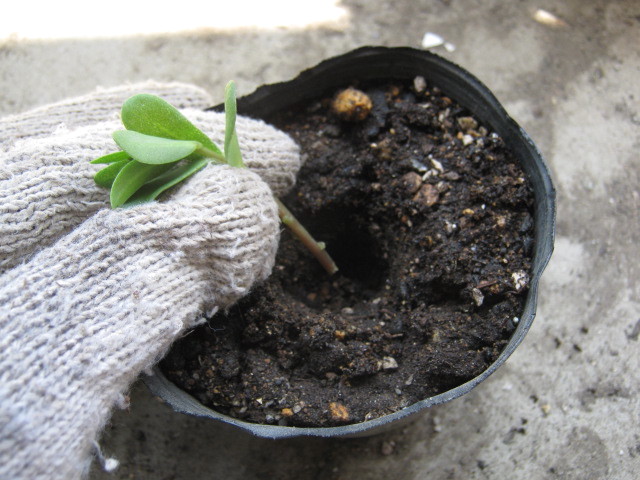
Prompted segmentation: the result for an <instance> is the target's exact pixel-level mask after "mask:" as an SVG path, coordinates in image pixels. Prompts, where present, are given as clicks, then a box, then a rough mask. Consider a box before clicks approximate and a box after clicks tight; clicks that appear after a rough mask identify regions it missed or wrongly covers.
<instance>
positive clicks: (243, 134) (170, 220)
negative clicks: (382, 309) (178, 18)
mask: <svg viewBox="0 0 640 480" xmlns="http://www.w3.org/2000/svg"><path fill="white" fill-rule="evenodd" d="M140 92H148V93H155V94H157V95H159V96H161V97H163V98H165V99H166V100H168V101H169V102H170V103H172V104H174V105H176V106H178V107H179V108H183V113H184V114H185V115H186V116H187V118H189V119H190V120H192V121H193V123H195V124H196V125H197V126H198V127H199V128H201V129H202V130H203V131H204V132H205V133H206V134H208V135H210V136H211V137H212V138H213V140H214V141H217V142H219V141H220V140H221V139H222V138H223V135H224V118H223V115H222V114H218V113H211V112H202V111H201V109H202V108H203V107H206V106H209V105H210V100H209V98H208V97H207V96H206V94H204V93H203V92H202V91H200V90H199V89H197V88H195V87H190V86H186V85H180V84H169V85H159V84H145V85H138V86H131V87H124V88H119V89H115V90H105V91H100V92H97V93H94V94H91V95H88V96H85V97H82V98H80V99H75V100H72V101H68V102H62V103H59V104H56V105H53V106H49V107H45V108H40V109H37V110H34V111H32V112H30V113H27V114H23V115H16V116H13V117H10V118H5V119H3V120H0V141H1V142H2V143H1V145H2V147H1V148H0V272H1V273H2V274H1V276H0V478H3V479H4V478H7V479H8V478H11V479H19V478H25V479H27V478H28V479H37V478H56V479H58V478H59V479H74V478H80V477H82V476H83V475H84V474H86V472H87V471H88V467H89V464H90V461H91V452H92V449H93V446H94V444H95V441H96V439H97V438H98V436H99V434H100V431H101V429H102V427H103V425H104V424H105V422H106V421H107V420H108V418H109V415H110V410H111V409H112V407H113V405H114V404H117V403H123V401H124V397H123V393H124V392H125V391H126V389H127V388H128V387H129V385H130V384H131V382H132V381H133V380H134V379H135V378H136V377H137V375H138V374H139V373H140V372H141V371H142V370H143V369H146V368H148V367H151V366H152V365H153V364H154V363H155V362H156V361H157V360H158V359H159V358H161V356H162V355H164V354H165V352H166V351H167V349H168V347H169V345H170V344H171V343H172V341H173V340H175V339H176V338H177V337H178V336H179V335H180V334H181V333H182V332H184V330H185V329H188V328H190V327H192V326H193V325H195V324H197V323H198V322H199V321H201V319H202V318H203V315H205V314H209V313H211V312H213V311H215V310H217V309H219V308H225V307H226V306H228V305H230V304H231V303H232V302H234V301H235V300H237V299H238V298H239V297H241V296H242V295H244V294H246V293H247V291H248V290H249V289H250V288H251V286H252V285H253V284H254V283H255V282H256V281H260V280H263V279H265V278H266V277H267V276H268V275H269V273H270V271H271V268H272V266H273V261H274V256H275V252H276V249H277V243H278V238H279V229H280V227H279V220H278V215H277V208H276V205H275V203H274V201H273V196H272V191H273V192H274V193H276V194H282V193H283V192H284V191H285V190H286V189H287V188H289V187H290V186H291V185H292V184H293V181H294V178H295V174H296V172H297V169H298V168H299V155H298V149H297V147H296V145H295V144H294V143H293V142H292V141H291V140H290V139H289V138H288V137H287V136H286V135H284V134H283V133H281V132H278V131H277V130H275V129H273V128H272V127H269V126H267V125H265V124H264V123H262V122H258V121H254V120H248V119H244V118H239V119H238V123H237V131H238V136H239V139H240V146H241V148H242V150H243V154H244V157H245V163H246V164H247V165H248V166H249V167H250V169H251V170H253V171H250V170H247V169H237V168H232V167H228V166H220V165H210V166H208V167H206V168H204V169H203V170H201V171H200V172H198V173H197V174H196V175H195V176H193V177H191V178H190V179H189V180H188V181H187V182H185V183H184V184H183V185H182V186H179V187H178V188H176V189H174V191H173V192H172V193H170V194H167V195H165V197H164V198H163V199H162V200H161V201H160V202H154V203H148V204H143V205H139V206H136V207H133V208H128V209H116V210H111V209H110V208H108V203H107V202H108V192H107V191H106V190H104V189H101V188H100V187H97V186H96V185H95V184H94V181H93V174H94V173H95V172H96V171H97V170H99V169H100V167H101V165H91V164H90V163H89V161H90V160H92V159H93V158H97V157H99V156H101V155H104V154H106V153H109V152H111V151H113V150H114V144H113V142H112V140H111V139H110V134H111V132H113V131H114V130H116V129H117V128H119V126H120V123H119V120H118V115H117V113H118V111H119V107H120V105H121V104H122V103H123V101H124V100H125V99H126V98H128V97H129V96H131V95H133V94H135V93H140ZM220 143H222V142H220ZM255 172H257V174H256V173H255ZM259 175H260V176H259ZM260 177H262V179H261V178H260ZM263 180H264V181H263ZM265 182H266V183H265ZM270 187H271V188H270Z"/></svg>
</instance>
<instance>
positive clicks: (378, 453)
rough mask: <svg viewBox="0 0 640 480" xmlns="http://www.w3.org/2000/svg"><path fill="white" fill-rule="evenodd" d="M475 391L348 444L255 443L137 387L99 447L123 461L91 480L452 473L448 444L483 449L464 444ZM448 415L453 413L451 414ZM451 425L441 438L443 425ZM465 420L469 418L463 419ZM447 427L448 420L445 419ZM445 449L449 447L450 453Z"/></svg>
mask: <svg viewBox="0 0 640 480" xmlns="http://www.w3.org/2000/svg"><path fill="white" fill-rule="evenodd" d="M469 402H474V392H471V393H470V394H469V395H467V396H465V398H464V399H461V401H459V402H453V403H449V404H445V405H440V406H436V407H433V408H431V409H428V410H426V411H424V413H423V414H422V415H421V416H420V417H418V418H417V419H416V420H415V421H413V422H412V423H410V424H406V425H403V426H401V427H399V428H397V429H394V430H390V431H388V432H385V433H382V434H378V435H375V436H372V437H365V438H353V439H326V438H296V439H285V440H277V441H275V440H268V439H262V438H257V437H253V436H251V435H250V434H247V433H245V432H243V431H240V430H238V429H237V428H234V427H231V426H229V425H225V424H221V423H218V422H214V421H210V420H203V419H200V418H196V417H192V416H187V415H182V414H176V413H175V412H173V410H171V408H170V407H168V406H167V405H165V404H164V403H163V402H162V401H160V400H159V399H157V398H156V397H154V396H152V395H151V394H150V393H149V391H148V390H147V389H146V387H145V386H144V385H143V384H142V383H141V382H138V383H137V384H136V385H135V386H134V387H133V389H132V391H131V406H130V408H129V409H128V410H126V411H117V412H115V413H114V415H113V418H112V420H111V422H110V424H109V426H107V428H106V429H105V431H104V433H103V437H102V439H101V441H100V444H101V447H102V450H103V452H104V453H105V455H107V456H110V457H115V458H116V459H118V460H119V461H120V464H121V465H120V467H119V469H118V470H117V471H116V472H115V473H105V472H103V471H101V470H100V467H99V465H97V464H96V462H94V464H93V467H92V470H91V474H90V477H89V478H91V479H92V480H107V479H110V480H113V479H114V478H118V479H129V478H159V479H167V480H168V479H171V480H182V479H185V480H186V479H193V478H225V479H227V480H240V479H242V480H253V479H255V480H258V479H267V478H268V479H277V480H294V479H296V480H300V479H302V480H304V479H314V480H342V479H351V478H358V479H383V478H399V479H407V480H410V479H418V478H424V476H423V475H424V474H425V467H427V468H428V469H431V468H433V469H434V471H440V470H442V469H443V468H445V467H443V466H442V465H443V463H442V461H444V464H445V465H447V466H446V468H450V467H449V465H448V461H446V460H445V459H446V458H447V457H448V455H446V451H447V450H448V449H449V448H450V447H452V446H453V445H455V446H456V448H458V449H460V448H461V447H460V446H461V445H463V446H462V449H463V450H464V452H460V451H458V452H457V453H458V455H460V454H461V453H462V455H463V456H464V457H468V458H475V457H476V453H477V452H476V451H477V450H478V449H479V448H480V445H479V444H477V443H476V442H465V441H464V438H466V437H465V432H467V433H468V428H473V429H474V431H480V430H481V429H482V428H483V426H484V424H485V423H486V419H485V418H484V417H482V416H479V415H473V414H470V413H469V412H470V406H469ZM452 409H453V411H451V410H452ZM445 416H446V417H447V418H448V419H451V418H455V419H456V421H455V423H456V424H458V423H459V427H457V426H453V428H450V426H449V425H447V427H446V430H447V431H446V432H443V431H442V430H443V426H442V422H443V418H444V417H445ZM465 417H468V418H465ZM446 421H447V422H449V420H446ZM447 445H449V447H447Z"/></svg>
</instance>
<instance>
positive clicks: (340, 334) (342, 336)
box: [333, 330, 347, 341]
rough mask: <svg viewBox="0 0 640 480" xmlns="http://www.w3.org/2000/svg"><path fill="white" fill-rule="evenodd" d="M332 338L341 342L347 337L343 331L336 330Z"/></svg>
mask: <svg viewBox="0 0 640 480" xmlns="http://www.w3.org/2000/svg"><path fill="white" fill-rule="evenodd" d="M333 336H334V337H336V339H337V340H340V341H342V340H344V339H345V337H346V336H347V333H346V332H345V331H344V330H336V331H335V332H333Z"/></svg>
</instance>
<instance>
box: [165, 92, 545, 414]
mask: <svg viewBox="0 0 640 480" xmlns="http://www.w3.org/2000/svg"><path fill="white" fill-rule="evenodd" d="M359 88H360V89H362V90H364V91H365V92H366V93H367V94H368V96H369V98H370V99H371V100H372V102H373V109H372V111H371V113H370V114H369V115H368V116H367V117H366V118H365V119H364V120H362V121H357V122H350V121H345V120H341V119H340V118H338V117H337V116H336V114H335V113H334V112H333V110H332V99H333V98H334V95H335V93H336V92H329V93H328V94H327V95H326V96H324V97H323V98H320V99H318V100H316V101H313V102H311V103H309V104H306V105H302V106H300V107H299V108H298V109H295V110H293V111H291V112H288V113H283V114H278V115H277V116H274V117H273V118H269V119H267V120H268V121H270V122H271V123H273V124H275V125H276V126H277V127H279V128H281V129H282V130H284V131H286V132H288V133H289V134H290V135H291V136H292V137H293V138H294V139H295V140H296V141H297V142H298V143H299V145H300V146H301V149H302V152H303V155H304V158H305V159H306V163H305V165H304V167H303V168H302V170H301V171H300V175H299V179H298V183H297V185H296V187H295V189H294V190H293V191H292V192H291V193H290V194H289V195H288V196H287V197H285V198H284V199H283V200H284V202H285V204H287V205H288V206H289V208H290V209H291V210H292V211H293V212H294V213H295V214H296V215H297V216H298V218H299V219H300V220H301V221H302V222H303V223H304V224H305V225H306V226H307V228H308V229H309V230H310V231H311V232H312V233H313V234H314V236H315V237H316V238H317V239H318V240H322V241H324V242H326V244H327V249H328V251H329V253H330V254H331V255H332V256H333V257H334V259H335V261H336V263H337V264H338V266H339V267H340V271H339V272H338V273H337V274H336V275H334V276H328V275H327V274H326V273H325V272H324V270H323V269H322V268H321V267H320V266H319V264H318V263H317V262H316V261H315V260H314V259H313V258H312V257H311V256H310V254H309V253H308V252H307V251H306V250H305V249H304V248H303V247H302V246H301V245H300V244H299V242H297V241H295V240H293V239H292V237H291V236H290V234H289V232H288V231H284V232H283V234H282V239H281V245H280V250H279V253H278V257H277V260H276V266H275V268H274V271H273V274H272V275H271V277H270V278H269V280H268V281H267V282H266V283H265V284H263V285H261V286H258V287H256V288H255V290H254V291H253V293H252V294H251V295H250V296H248V297H247V298H245V299H243V300H242V301H240V302H239V303H238V304H237V305H235V306H234V307H233V308H231V309H230V311H229V312H228V313H227V314H219V315H217V316H215V317H214V318H212V319H210V321H209V323H208V324H206V325H204V326H202V327H200V328H198V329H197V330H195V331H194V332H192V333H191V334H189V335H186V336H185V337H184V338H183V339H182V340H181V341H180V342H178V343H177V344H176V345H175V346H174V348H173V349H172V351H171V352H170V354H169V355H168V356H167V358H166V359H165V360H164V361H163V362H162V365H161V368H162V370H163V371H164V373H165V374H166V375H167V377H168V378H169V379H170V380H172V381H173V382H175V383H176V384H177V385H179V386H180V387H182V388H184V389H185V390H186V391H187V392H189V393H191V394H192V395H193V396H195V397H196V398H197V399H199V400H200V401H201V402H202V403H204V404H205V405H208V406H210V407H212V408H214V409H216V410H218V411H220V412H222V413H225V414H227V415H231V416H233V417H237V418H241V419H244V420H248V421H251V422H259V423H276V424H281V425H295V426H332V425H342V424H346V423H356V422H361V421H364V420H369V419H372V418H375V417H379V416H382V415H385V414H389V413H392V412H395V411H397V410H399V409H401V408H403V407H406V406H408V405H411V404H412V403H415V402H417V401H419V400H422V399H424V398H427V397H430V396H433V395H435V394H438V393H442V392H444V391H446V390H449V389H451V388H453V387H456V386H458V385H460V384H462V383H464V382H466V381H468V380H470V379H472V378H473V377H475V376H476V375H478V374H480V373H481V372H482V371H484V370H485V369H486V368H487V367H489V365H490V364H491V363H492V362H493V361H494V360H495V359H496V358H497V356H498V355H499V354H500V352H501V351H502V350H503V348H504V346H505V345H506V344H507V342H508V340H509V338H510V336H511V334H512V332H513V330H514V328H515V325H514V324H515V323H516V322H517V321H518V316H519V315H520V312H521V311H522V307H523V304H524V299H525V298H524V297H525V294H526V290H527V283H528V278H529V272H530V257H531V251H532V244H533V239H532V237H533V216H532V214H533V194H532V190H531V188H530V186H529V184H528V181H527V179H526V178H525V175H524V173H523V172H522V170H521V169H520V167H519V166H518V165H517V163H516V162H515V161H514V159H513V158H512V156H511V155H510V153H509V151H508V150H507V149H506V148H505V145H504V144H503V142H502V140H501V139H500V138H499V137H498V136H497V135H496V134H494V133H491V132H490V131H489V130H488V129H487V128H486V127H484V126H482V125H479V124H478V122H477V121H476V120H475V119H474V118H473V117H472V115H471V114H470V113H469V112H468V111H466V110H465V109H463V108H461V107H460V106H458V105H456V103H455V102H453V101H452V100H451V99H449V98H448V97H446V96H445V95H444V94H443V93H442V92H441V91H439V90H438V89H437V88H434V87H431V86H428V85H427V86H426V87H424V85H423V84H422V81H421V79H417V81H415V82H413V83H411V82H409V84H406V85H405V84H401V83H393V84H385V85H372V84H370V85H360V86H359Z"/></svg>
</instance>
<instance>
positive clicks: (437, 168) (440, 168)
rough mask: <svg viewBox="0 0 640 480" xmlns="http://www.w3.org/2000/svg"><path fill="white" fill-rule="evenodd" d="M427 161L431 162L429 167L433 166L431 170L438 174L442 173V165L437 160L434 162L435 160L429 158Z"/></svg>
mask: <svg viewBox="0 0 640 480" xmlns="http://www.w3.org/2000/svg"><path fill="white" fill-rule="evenodd" d="M429 161H430V162H431V165H433V168H435V169H436V170H437V171H438V172H441V173H442V172H444V167H443V166H442V163H440V162H439V161H438V160H436V159H435V158H431V157H429Z"/></svg>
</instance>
